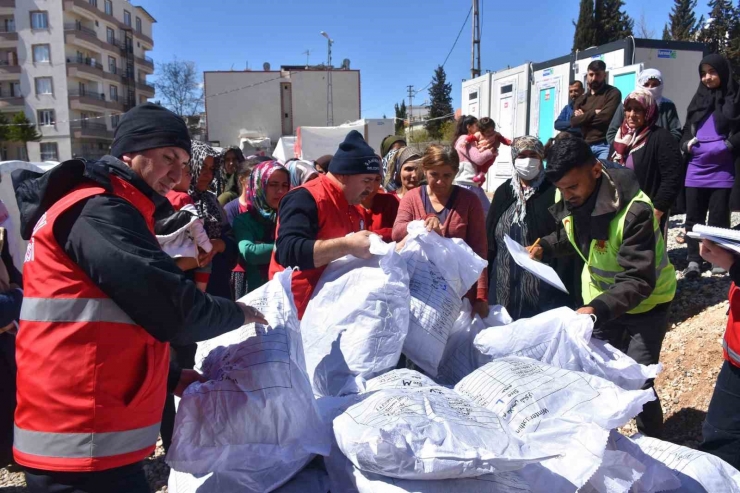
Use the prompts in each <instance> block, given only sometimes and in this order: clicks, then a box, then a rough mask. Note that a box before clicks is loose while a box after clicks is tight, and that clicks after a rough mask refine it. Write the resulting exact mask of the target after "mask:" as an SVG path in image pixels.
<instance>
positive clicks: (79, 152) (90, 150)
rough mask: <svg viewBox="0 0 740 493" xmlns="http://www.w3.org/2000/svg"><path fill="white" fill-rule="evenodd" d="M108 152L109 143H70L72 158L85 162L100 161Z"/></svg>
mask: <svg viewBox="0 0 740 493" xmlns="http://www.w3.org/2000/svg"><path fill="white" fill-rule="evenodd" d="M109 150H110V142H108V141H106V142H97V143H96V142H90V143H88V142H75V141H73V142H72V157H78V158H84V159H87V160H94V159H100V158H102V157H103V156H105V155H106V154H108V151H109Z"/></svg>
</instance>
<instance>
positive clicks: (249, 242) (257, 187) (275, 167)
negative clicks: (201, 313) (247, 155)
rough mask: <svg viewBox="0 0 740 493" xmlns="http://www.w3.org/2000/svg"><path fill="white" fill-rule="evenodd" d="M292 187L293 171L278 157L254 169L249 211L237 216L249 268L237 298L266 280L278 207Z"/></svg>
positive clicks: (241, 247)
mask: <svg viewBox="0 0 740 493" xmlns="http://www.w3.org/2000/svg"><path fill="white" fill-rule="evenodd" d="M289 190H290V173H289V172H288V170H287V169H286V168H285V167H283V166H282V165H281V164H280V163H278V162H277V161H266V162H263V163H260V164H258V165H257V166H255V168H254V169H253V170H252V174H251V176H250V177H249V188H248V189H247V212H246V213H244V214H241V215H239V216H237V217H236V219H235V220H234V233H235V234H236V240H237V242H238V244H239V254H240V256H241V258H242V260H243V261H244V265H245V271H246V272H245V274H244V275H245V277H246V291H245V292H243V293H242V292H237V294H236V296H237V299H238V298H240V297H241V296H244V295H245V294H246V293H248V292H251V291H254V290H255V289H257V288H258V287H260V286H262V285H263V284H265V283H266V282H267V272H268V268H269V267H270V258H271V257H272V250H273V248H274V246H275V228H276V223H277V210H278V206H279V205H280V199H282V198H283V196H285V194H286V193H288V191H289ZM239 285H240V286H243V285H244V283H240V284H239Z"/></svg>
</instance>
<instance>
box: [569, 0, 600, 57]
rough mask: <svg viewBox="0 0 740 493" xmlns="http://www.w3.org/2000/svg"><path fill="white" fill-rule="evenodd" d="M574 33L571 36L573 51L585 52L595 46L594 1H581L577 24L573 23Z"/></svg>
mask: <svg viewBox="0 0 740 493" xmlns="http://www.w3.org/2000/svg"><path fill="white" fill-rule="evenodd" d="M573 25H574V26H575V28H576V32H575V34H574V35H573V51H576V50H585V49H586V48H590V47H591V46H595V45H596V29H595V26H594V0H581V6H580V9H579V11H578V22H574V23H573Z"/></svg>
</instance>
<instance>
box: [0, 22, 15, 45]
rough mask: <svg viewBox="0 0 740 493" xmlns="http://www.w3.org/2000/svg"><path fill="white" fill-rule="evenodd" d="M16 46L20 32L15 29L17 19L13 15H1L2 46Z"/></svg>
mask: <svg viewBox="0 0 740 493" xmlns="http://www.w3.org/2000/svg"><path fill="white" fill-rule="evenodd" d="M16 46H18V32H17V31H16V29H15V19H14V18H13V16H12V15H10V16H0V48H14V47H16Z"/></svg>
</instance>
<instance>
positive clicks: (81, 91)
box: [77, 82, 87, 96]
mask: <svg viewBox="0 0 740 493" xmlns="http://www.w3.org/2000/svg"><path fill="white" fill-rule="evenodd" d="M77 92H78V94H79V95H80V96H84V95H85V94H87V85H86V84H85V83H84V82H78V83H77Z"/></svg>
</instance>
